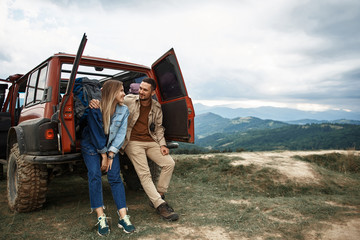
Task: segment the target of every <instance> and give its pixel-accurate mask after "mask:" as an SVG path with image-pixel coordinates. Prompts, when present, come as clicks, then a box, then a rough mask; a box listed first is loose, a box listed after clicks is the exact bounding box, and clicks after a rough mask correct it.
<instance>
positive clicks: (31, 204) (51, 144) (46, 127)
mask: <svg viewBox="0 0 360 240" xmlns="http://www.w3.org/2000/svg"><path fill="white" fill-rule="evenodd" d="M86 41H87V39H86V36H85V34H84V37H83V39H82V41H81V44H80V47H79V50H78V53H77V55H71V54H65V53H58V54H55V55H53V56H51V57H49V58H48V59H46V60H45V61H43V62H42V63H40V64H39V65H37V66H36V67H35V68H34V69H32V70H31V71H30V72H28V73H26V74H24V75H21V74H16V75H12V76H10V77H8V78H7V79H1V82H0V93H1V94H0V107H1V112H0V123H1V124H0V158H1V160H0V162H1V163H2V164H7V192H8V201H9V206H10V208H11V209H12V210H15V211H18V212H28V211H32V210H35V209H38V208H41V207H42V205H43V203H44V202H45V200H46V191H47V183H48V180H49V179H51V178H52V177H54V176H56V175H59V174H61V173H62V172H77V171H80V170H81V169H85V168H84V166H85V165H84V164H83V160H82V158H81V152H80V144H79V143H80V136H81V134H80V131H79V126H77V124H76V121H75V114H74V99H73V96H74V93H73V91H72V90H73V87H74V82H75V77H76V78H79V77H88V78H90V79H97V80H99V81H100V83H103V82H105V81H106V80H108V79H116V80H119V81H122V82H123V85H124V89H125V92H128V91H129V88H130V84H131V83H139V82H141V80H142V78H144V77H151V78H154V79H155V80H156V81H157V84H158V88H157V90H156V97H157V100H158V101H159V102H160V104H161V106H162V110H163V126H164V127H165V129H166V130H165V138H166V140H167V141H169V147H171V141H181V142H189V143H193V142H194V117H195V113H194V108H193V105H192V101H191V99H190V98H189V96H188V94H187V90H186V87H185V82H184V80H183V77H182V74H181V71H180V67H179V64H178V61H177V58H176V55H175V52H174V50H173V49H171V50H169V51H168V52H167V53H165V54H164V55H163V56H162V57H160V58H159V59H158V60H157V61H155V63H154V64H153V65H152V66H151V67H147V66H143V65H139V64H134V63H128V62H123V61H118V60H111V59H105V58H98V57H89V56H86V57H85V56H82V52H83V49H84V47H85V45H86ZM6 95H7V96H6ZM172 145H174V144H172ZM120 161H121V163H122V165H123V166H122V175H123V177H124V182H125V184H126V185H127V186H128V187H130V188H137V187H138V186H135V185H136V181H134V179H137V176H136V173H135V171H134V169H133V166H132V165H131V163H130V161H128V159H127V158H126V156H123V157H122V158H121V160H120ZM151 162H152V161H151ZM2 164H0V168H1V169H0V170H1V171H0V174H3V166H2ZM154 169H156V167H154ZM153 171H156V170H153ZM130 179H131V180H130ZM138 183H139V181H138V179H137V184H138ZM134 184H135V185H134Z"/></svg>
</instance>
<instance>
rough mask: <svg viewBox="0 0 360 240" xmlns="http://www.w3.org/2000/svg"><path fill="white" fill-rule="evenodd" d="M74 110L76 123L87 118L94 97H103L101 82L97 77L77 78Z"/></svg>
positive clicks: (74, 91) (74, 90)
mask: <svg viewBox="0 0 360 240" xmlns="http://www.w3.org/2000/svg"><path fill="white" fill-rule="evenodd" d="M73 93H74V112H75V121H76V124H79V123H81V122H82V121H83V120H84V119H86V117H87V114H88V111H89V103H90V101H91V100H92V99H99V100H100V99H101V84H100V82H99V81H98V80H96V79H89V78H87V77H82V78H76V79H75V84H74V89H73Z"/></svg>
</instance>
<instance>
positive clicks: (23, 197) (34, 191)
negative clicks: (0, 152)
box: [7, 143, 48, 212]
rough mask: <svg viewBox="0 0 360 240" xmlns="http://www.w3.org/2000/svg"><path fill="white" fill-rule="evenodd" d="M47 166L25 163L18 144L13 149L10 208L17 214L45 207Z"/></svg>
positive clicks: (10, 168)
mask: <svg viewBox="0 0 360 240" xmlns="http://www.w3.org/2000/svg"><path fill="white" fill-rule="evenodd" d="M47 175H48V173H47V169H46V165H39V164H32V163H29V162H26V161H24V157H23V155H21V154H20V151H19V147H18V144H17V143H15V144H14V145H13V147H12V148H11V151H10V155H9V161H8V167H7V193H8V194H7V195H8V203H9V207H10V209H11V210H13V211H17V212H30V211H33V210H36V209H39V208H41V207H42V206H43V203H44V202H45V200H46V192H47Z"/></svg>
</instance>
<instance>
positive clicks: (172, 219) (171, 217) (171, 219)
mask: <svg viewBox="0 0 360 240" xmlns="http://www.w3.org/2000/svg"><path fill="white" fill-rule="evenodd" d="M160 216H161V215H160ZM161 218H162V219H164V220H166V221H169V222H175V221H177V220H179V216H170V217H169V218H166V217H163V216H161Z"/></svg>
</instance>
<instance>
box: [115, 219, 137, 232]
mask: <svg viewBox="0 0 360 240" xmlns="http://www.w3.org/2000/svg"><path fill="white" fill-rule="evenodd" d="M118 227H119V228H122V229H123V230H124V232H126V233H132V232H134V231H135V227H134V225H132V223H131V222H130V216H129V215H126V216H125V217H124V218H123V219H120V218H119V222H118Z"/></svg>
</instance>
